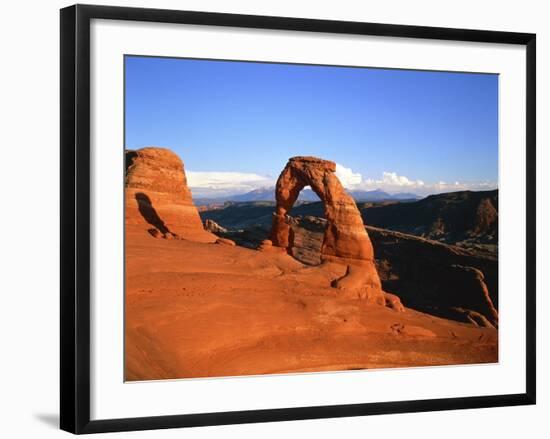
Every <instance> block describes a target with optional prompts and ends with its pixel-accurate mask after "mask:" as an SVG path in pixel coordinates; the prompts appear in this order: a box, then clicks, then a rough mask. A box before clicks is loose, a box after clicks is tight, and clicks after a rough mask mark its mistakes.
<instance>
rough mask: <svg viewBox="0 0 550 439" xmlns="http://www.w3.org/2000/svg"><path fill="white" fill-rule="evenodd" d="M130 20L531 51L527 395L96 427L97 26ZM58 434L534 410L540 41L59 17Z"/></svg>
mask: <svg viewBox="0 0 550 439" xmlns="http://www.w3.org/2000/svg"><path fill="white" fill-rule="evenodd" d="M92 19H107V20H133V21H143V22H161V23H182V24H196V25H209V26H231V27H243V28H257V29H279V30H294V31H303V32H327V33H335V34H357V35H375V36H385V37H408V38H423V39H437V40H453V41H467V42H486V43H503V44H515V45H523V46H525V47H526V54H527V55H526V59H527V62H526V66H525V68H526V75H527V76H526V78H527V81H526V82H527V90H526V97H527V101H526V133H525V136H526V160H527V194H526V195H527V198H526V201H527V210H526V218H527V231H526V244H527V248H526V252H527V253H526V254H527V258H526V261H525V264H526V270H527V271H526V274H527V276H526V277H527V284H526V293H527V298H526V322H527V327H526V337H527V339H526V358H525V361H526V376H525V382H526V392H525V393H518V394H507V395H494V396H475V397H460V398H445V399H429V400H416V401H395V402H383V403H366V404H346V405H333V406H316V407H299V408H283V409H269V410H251V411H237V412H223V413H201V414H181V415H173V416H150V417H140V418H128V419H103V420H90V226H89V221H90V213H91V212H90V21H91V20H92ZM60 69H61V75H60V76H61V78H60V79H61V113H60V122H61V224H60V226H61V243H60V245H61V273H60V275H61V303H60V306H61V322H60V323H61V333H60V338H61V350H60V355H61V358H60V361H61V370H60V373H61V387H60V393H61V404H60V411H61V416H60V424H61V429H63V430H66V431H69V432H72V433H76V434H81V433H99V432H114V431H128V430H145V429H160V428H173V427H192V426H209V425H220V424H241V423H252V422H273V421H288V420H303V419H315V418H328V417H347V416H364V415H374V414H387V413H405V412H426V411H437V410H453V409H471V408H482V407H497V406H515V405H527V404H535V401H536V351H535V345H536V340H535V336H536V333H535V327H536V322H535V300H536V298H535V285H536V272H535V265H536V263H535V258H536V248H535V245H536V236H535V233H536V231H535V230H536V229H535V225H536V224H535V217H536V210H535V209H536V206H535V200H536V187H535V182H536V175H535V160H536V158H535V145H536V121H535V120H536V115H535V111H536V102H535V99H536V96H535V95H536V76H535V75H536V73H535V70H536V36H535V34H530V33H515V32H497V31H484V30H466V29H447V28H436V27H424V26H404V25H389V24H377V23H359V22H345V21H328V20H313V19H303V18H289V17H266V16H253V15H235V14H222V13H211V12H189V11H175V10H159V9H142V8H126V7H111V6H89V5H75V6H70V7H67V8H64V9H62V10H61V64H60Z"/></svg>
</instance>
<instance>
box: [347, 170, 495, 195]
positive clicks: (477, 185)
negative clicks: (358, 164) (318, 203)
mask: <svg viewBox="0 0 550 439" xmlns="http://www.w3.org/2000/svg"><path fill="white" fill-rule="evenodd" d="M336 175H337V176H338V178H339V179H340V181H341V182H342V185H343V186H344V187H345V188H346V189H350V190H366V191H369V190H375V189H381V190H383V191H385V192H388V193H396V192H414V193H415V194H417V195H422V196H423V195H429V194H435V193H441V192H453V191H463V190H472V191H479V190H490V189H496V188H497V187H498V184H497V182H493V181H483V182H459V181H455V182H453V183H447V182H445V181H442V180H441V181H438V182H435V183H429V182H425V181H423V180H419V179H413V178H409V177H406V176H404V175H399V174H398V173H397V172H390V171H384V172H382V176H381V177H380V178H366V179H363V178H362V176H361V174H360V173H357V172H353V170H352V169H350V168H346V167H345V166H343V165H340V164H337V165H336Z"/></svg>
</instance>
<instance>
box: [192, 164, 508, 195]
mask: <svg viewBox="0 0 550 439" xmlns="http://www.w3.org/2000/svg"><path fill="white" fill-rule="evenodd" d="M186 174H187V182H188V185H189V187H190V189H191V192H192V193H193V196H194V197H204V198H207V197H208V198H217V197H224V196H228V195H237V194H243V193H246V192H250V191H253V190H256V189H260V188H271V187H274V186H275V183H276V178H273V177H272V176H262V175H259V174H255V173H246V172H223V171H212V172H208V171H201V172H198V171H186ZM336 175H337V177H338V179H339V180H340V182H341V183H342V185H343V186H344V187H345V188H346V189H348V190H364V191H370V190H375V189H381V190H383V191H385V192H388V193H390V194H394V193H399V192H413V193H415V194H416V195H420V196H426V195H430V194H437V193H443V192H455V191H462V190H473V191H476V190H490V189H496V188H497V187H498V183H497V182H494V181H478V182H460V181H454V182H445V181H438V182H424V181H423V180H420V179H412V178H409V177H406V176H404V175H399V174H397V173H396V172H391V171H384V172H383V173H382V176H381V177H380V178H366V179H364V178H363V176H362V175H361V173H358V172H354V171H353V170H352V169H351V168H348V167H346V166H344V165H341V164H339V163H337V164H336Z"/></svg>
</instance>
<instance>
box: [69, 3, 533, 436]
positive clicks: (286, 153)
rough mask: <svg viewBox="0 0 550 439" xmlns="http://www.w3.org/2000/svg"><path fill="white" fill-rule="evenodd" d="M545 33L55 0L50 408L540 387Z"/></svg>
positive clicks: (130, 408) (161, 410)
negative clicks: (539, 153)
mask: <svg viewBox="0 0 550 439" xmlns="http://www.w3.org/2000/svg"><path fill="white" fill-rule="evenodd" d="M535 41H536V40H535V35H534V34H528V33H513V32H499V31H484V30H466V29H445V28H430V27H422V26H403V25H391V24H373V23H359V22H341V21H327V20H312V19H304V18H289V17H265V16H246V15H234V14H220V13H210V12H186V11H174V10H156V9H138V8H118V7H104V6H81V5H76V6H71V7H68V8H65V9H62V10H61V428H62V429H64V430H67V431H69V432H73V433H96V432H109V431H124V430H143V429H155V428H171V427H189V426H206V425H218V424H236V423H249V422H268V421H283V420H299V419H313V418H324V417H346V416H363V415H372V414H385V413H403V412H420V411H435V410H450V409H463V408H481V407H496V406H506V405H525V404H534V403H535V393H536V391H535V284H536V282H535V132H536V127H535Z"/></svg>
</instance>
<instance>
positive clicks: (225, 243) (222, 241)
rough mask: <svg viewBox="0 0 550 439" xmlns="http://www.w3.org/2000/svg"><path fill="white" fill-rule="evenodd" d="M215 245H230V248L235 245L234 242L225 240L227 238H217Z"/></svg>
mask: <svg viewBox="0 0 550 439" xmlns="http://www.w3.org/2000/svg"><path fill="white" fill-rule="evenodd" d="M216 244H223V245H231V246H234V245H235V241H233V240H231V239H227V238H218V239H216Z"/></svg>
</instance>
